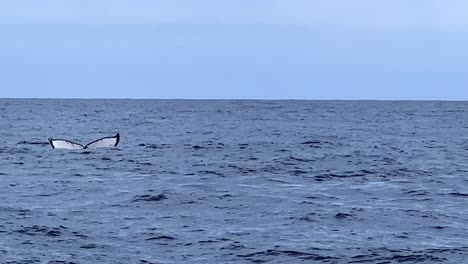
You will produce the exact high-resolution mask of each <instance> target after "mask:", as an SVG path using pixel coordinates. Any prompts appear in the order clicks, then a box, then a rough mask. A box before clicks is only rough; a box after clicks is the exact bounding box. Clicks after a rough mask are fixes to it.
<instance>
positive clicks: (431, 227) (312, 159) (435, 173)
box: [0, 99, 468, 264]
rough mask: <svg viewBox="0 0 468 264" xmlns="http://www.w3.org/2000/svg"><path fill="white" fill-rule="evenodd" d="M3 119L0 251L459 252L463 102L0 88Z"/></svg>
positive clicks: (112, 255) (133, 256) (463, 208)
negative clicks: (101, 95) (91, 146)
mask: <svg viewBox="0 0 468 264" xmlns="http://www.w3.org/2000/svg"><path fill="white" fill-rule="evenodd" d="M0 124H1V126H0V263H125V264H127V263H301V262H303V263H437V262H440V263H464V262H465V261H466V259H468V241H467V239H466V237H467V235H468V230H467V229H468V181H467V180H468V102H367V101H344V102H340V101H230V100H227V101H186V100H42V99H41V100H29V99H28V100H26V99H25V100H13V99H1V100H0ZM116 132H119V133H120V135H121V142H120V144H119V146H118V148H117V149H101V150H79V151H67V150H54V149H52V148H51V147H50V146H49V145H48V142H47V138H48V137H54V138H67V139H70V140H73V141H76V142H79V143H83V144H86V143H88V142H90V141H93V140H94V139H97V138H100V137H103V136H113V135H115V133H116Z"/></svg>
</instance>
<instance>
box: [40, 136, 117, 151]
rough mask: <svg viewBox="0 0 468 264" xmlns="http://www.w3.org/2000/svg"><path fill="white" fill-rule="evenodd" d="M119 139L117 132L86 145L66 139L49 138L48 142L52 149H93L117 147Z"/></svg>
mask: <svg viewBox="0 0 468 264" xmlns="http://www.w3.org/2000/svg"><path fill="white" fill-rule="evenodd" d="M119 141H120V134H119V133H117V134H116V135H115V136H113V137H103V138H100V139H98V140H95V141H93V142H91V143H88V144H86V145H84V146H83V145H81V144H79V143H75V142H72V141H70V140H66V139H53V138H49V143H50V145H51V146H52V148H54V149H95V148H111V147H117V145H118V144H119Z"/></svg>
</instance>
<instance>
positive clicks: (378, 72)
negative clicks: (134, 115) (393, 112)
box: [0, 0, 468, 100]
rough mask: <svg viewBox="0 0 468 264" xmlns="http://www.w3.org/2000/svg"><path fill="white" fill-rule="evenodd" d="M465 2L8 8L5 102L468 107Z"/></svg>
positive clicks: (310, 0) (110, 1)
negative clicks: (449, 103) (357, 102)
mask: <svg viewBox="0 0 468 264" xmlns="http://www.w3.org/2000/svg"><path fill="white" fill-rule="evenodd" d="M467 10H468V1H465V0H411V1H408V0H282V1H279V0H226V1H219V0H192V1H189V0H167V1H158V0H151V1H150V0H128V1H124V0H66V1H65V0H64V1H58V0H43V1H35V0H15V1H0V98H163V99H165V98H187V99H234V98H235V99H345V100H346V99H377V100H385V99H392V100H394V99H396V100H468V74H467V73H468V49H467V47H468V16H467V15H466V11H467Z"/></svg>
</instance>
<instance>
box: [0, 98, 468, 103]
mask: <svg viewBox="0 0 468 264" xmlns="http://www.w3.org/2000/svg"><path fill="white" fill-rule="evenodd" d="M0 100H181V101H182V100H184V101H377V102H378V101H393V102H395V101H396V102H398V101H401V102H411V101H419V102H421V101H422V102H424V101H426V102H467V101H468V99H382V98H379V99H376V98H360V99H340V98H317V99H313V98H177V97H173V98H138V97H128V98H124V97H121V98H104V97H0Z"/></svg>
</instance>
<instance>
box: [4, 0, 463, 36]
mask: <svg viewBox="0 0 468 264" xmlns="http://www.w3.org/2000/svg"><path fill="white" fill-rule="evenodd" d="M467 9H468V2H466V1H462V0H451V1H443V0H411V1H408V0H380V1H375V0H315V1H309V0H289V1H284V0H254V1H250V0H249V1H248V0H236V1H219V0H197V1H195V0H178V1H177V0H159V1H150V0H131V1H130V0H112V1H111V0H101V1H95V0H80V1H77V0H70V1H59V0H48V1H32V0H16V1H3V2H1V3H0V22H2V23H13V24H15V23H20V24H25V23H26V24H27V23H75V24H221V25H223V24H244V25H245V24H247V25H274V26H278V25H286V26H288V25H289V26H291V25H292V26H306V27H338V28H358V29H359V28H363V29H382V30H384V29H405V30H406V29H423V30H467V29H468V16H466V14H465V13H466V12H465V10H467Z"/></svg>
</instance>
